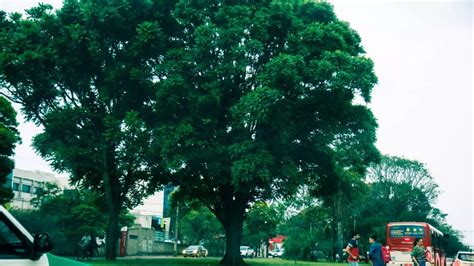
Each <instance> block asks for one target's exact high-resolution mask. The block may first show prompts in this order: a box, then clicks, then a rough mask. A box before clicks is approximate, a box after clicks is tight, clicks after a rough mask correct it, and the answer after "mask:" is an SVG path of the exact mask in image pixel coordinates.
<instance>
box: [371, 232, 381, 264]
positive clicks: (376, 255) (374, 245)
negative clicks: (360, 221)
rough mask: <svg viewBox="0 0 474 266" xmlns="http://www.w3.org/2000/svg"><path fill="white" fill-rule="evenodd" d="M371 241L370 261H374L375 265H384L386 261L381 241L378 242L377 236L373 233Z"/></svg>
mask: <svg viewBox="0 0 474 266" xmlns="http://www.w3.org/2000/svg"><path fill="white" fill-rule="evenodd" d="M369 243H370V248H369V259H370V263H372V265H373V266H384V265H385V263H384V261H383V258H382V245H380V243H378V242H377V236H376V235H371V236H370V237H369Z"/></svg>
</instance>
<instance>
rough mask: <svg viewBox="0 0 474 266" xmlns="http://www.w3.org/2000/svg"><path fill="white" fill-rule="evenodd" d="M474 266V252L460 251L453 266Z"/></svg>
mask: <svg viewBox="0 0 474 266" xmlns="http://www.w3.org/2000/svg"><path fill="white" fill-rule="evenodd" d="M468 265H474V252H469V251H459V252H458V254H457V255H456V258H455V259H454V263H453V266H468Z"/></svg>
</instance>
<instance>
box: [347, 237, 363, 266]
mask: <svg viewBox="0 0 474 266" xmlns="http://www.w3.org/2000/svg"><path fill="white" fill-rule="evenodd" d="M359 238H360V234H359V233H357V232H355V233H353V234H352V238H351V240H349V243H348V244H347V247H346V249H345V250H344V251H345V252H346V253H347V255H348V258H347V260H348V261H349V265H350V266H359Z"/></svg>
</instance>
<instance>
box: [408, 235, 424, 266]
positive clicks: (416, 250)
mask: <svg viewBox="0 0 474 266" xmlns="http://www.w3.org/2000/svg"><path fill="white" fill-rule="evenodd" d="M411 259H412V260H413V262H414V263H415V264H416V266H425V265H426V249H425V247H424V246H423V239H421V238H417V239H415V242H414V243H413V250H412V251H411Z"/></svg>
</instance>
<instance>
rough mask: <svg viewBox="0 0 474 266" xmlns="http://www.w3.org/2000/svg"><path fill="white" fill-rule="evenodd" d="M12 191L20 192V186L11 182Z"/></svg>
mask: <svg viewBox="0 0 474 266" xmlns="http://www.w3.org/2000/svg"><path fill="white" fill-rule="evenodd" d="M12 189H13V191H19V190H20V184H19V183H16V182H13V187H12Z"/></svg>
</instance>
